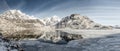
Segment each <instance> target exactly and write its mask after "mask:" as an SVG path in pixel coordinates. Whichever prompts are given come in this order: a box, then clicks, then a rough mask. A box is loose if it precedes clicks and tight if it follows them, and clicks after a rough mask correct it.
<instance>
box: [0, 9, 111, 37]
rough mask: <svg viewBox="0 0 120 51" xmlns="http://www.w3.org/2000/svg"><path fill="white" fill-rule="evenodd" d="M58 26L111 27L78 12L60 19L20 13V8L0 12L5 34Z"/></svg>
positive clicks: (52, 28)
mask: <svg viewBox="0 0 120 51" xmlns="http://www.w3.org/2000/svg"><path fill="white" fill-rule="evenodd" d="M58 28H59V29H64V28H71V29H112V27H110V26H103V25H101V24H98V23H95V22H94V21H92V20H91V19H89V18H88V17H87V16H81V15H79V14H72V15H71V16H67V17H64V18H62V19H60V18H59V17H57V16H53V17H50V18H44V19H39V18H35V17H34V16H29V15H27V14H25V13H22V12H21V11H20V10H8V11H5V12H4V13H2V14H0V32H2V33H4V34H5V35H14V34H31V33H32V34H40V33H38V32H41V31H51V30H54V29H58ZM29 32H30V33H29ZM15 36H16V35H15Z"/></svg>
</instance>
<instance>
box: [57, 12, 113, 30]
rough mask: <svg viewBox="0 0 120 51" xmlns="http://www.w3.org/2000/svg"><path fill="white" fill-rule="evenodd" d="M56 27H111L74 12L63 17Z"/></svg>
mask: <svg viewBox="0 0 120 51" xmlns="http://www.w3.org/2000/svg"><path fill="white" fill-rule="evenodd" d="M56 28H72V29H111V27H109V26H103V25H101V24H98V23H95V22H94V21H92V20H91V19H89V18H88V17H87V16H81V15H79V14H72V15H71V16H67V17H65V18H63V19H62V20H61V21H60V22H59V23H57V24H56Z"/></svg>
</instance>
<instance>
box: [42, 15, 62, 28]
mask: <svg viewBox="0 0 120 51" xmlns="http://www.w3.org/2000/svg"><path fill="white" fill-rule="evenodd" d="M60 20H61V18H60V17H58V16H52V17H48V18H44V19H43V21H44V22H45V23H46V26H53V25H56V24H57V23H58V22H60Z"/></svg>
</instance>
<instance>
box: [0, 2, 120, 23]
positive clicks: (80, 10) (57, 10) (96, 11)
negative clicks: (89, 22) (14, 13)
mask: <svg viewBox="0 0 120 51" xmlns="http://www.w3.org/2000/svg"><path fill="white" fill-rule="evenodd" d="M5 1H6V2H5ZM8 9H18V10H21V11H22V12H24V13H26V14H29V15H34V16H36V17H39V18H43V17H50V16H54V15H57V16H59V17H65V16H69V15H71V14H73V13H77V14H81V15H84V16H88V17H89V18H91V19H93V20H94V21H96V22H97V23H101V24H104V25H120V23H119V22H120V0H0V12H1V13H2V12H4V11H5V10H8Z"/></svg>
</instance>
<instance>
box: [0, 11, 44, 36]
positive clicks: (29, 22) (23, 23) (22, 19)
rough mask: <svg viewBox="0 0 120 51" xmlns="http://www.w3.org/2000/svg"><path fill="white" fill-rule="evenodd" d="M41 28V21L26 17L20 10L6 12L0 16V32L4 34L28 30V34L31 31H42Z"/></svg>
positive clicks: (42, 24) (42, 23)
mask: <svg viewBox="0 0 120 51" xmlns="http://www.w3.org/2000/svg"><path fill="white" fill-rule="evenodd" d="M42 26H44V22H43V21H42V20H40V19H38V18H35V17H32V16H29V15H26V14H25V13H22V12H21V11H20V10H8V11H5V12H4V13H3V14H0V32H2V33H4V34H9V35H10V34H14V33H15V32H18V31H23V30H29V31H28V33H29V32H31V30H37V29H42V28H43V27H42ZM24 33H26V32H24ZM24 33H23V34H24ZM21 34H22V32H21Z"/></svg>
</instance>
